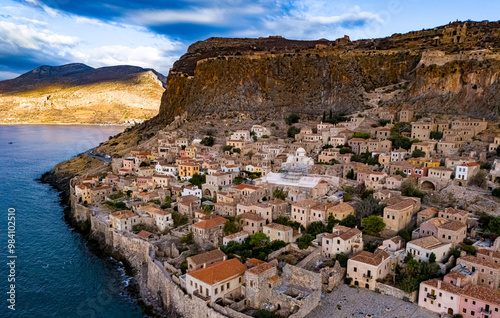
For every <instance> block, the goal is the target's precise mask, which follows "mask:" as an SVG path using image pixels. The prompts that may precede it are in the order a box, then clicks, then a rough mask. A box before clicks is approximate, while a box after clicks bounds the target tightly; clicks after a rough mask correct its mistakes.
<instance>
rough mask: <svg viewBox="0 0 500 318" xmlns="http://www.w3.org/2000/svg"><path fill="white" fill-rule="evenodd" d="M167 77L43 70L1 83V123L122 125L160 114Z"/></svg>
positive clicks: (122, 70) (125, 70) (128, 71)
mask: <svg viewBox="0 0 500 318" xmlns="http://www.w3.org/2000/svg"><path fill="white" fill-rule="evenodd" d="M164 84H165V77H164V76H163V75H161V74H159V73H157V72H156V71H154V70H151V69H144V68H141V67H136V66H113V67H102V68H97V69H94V68H92V67H89V66H87V65H84V64H68V65H62V66H55V67H52V66H41V67H38V68H36V69H34V70H32V71H30V72H28V73H25V74H23V75H21V76H19V77H17V78H15V79H12V80H6V81H1V82H0V118H1V119H2V123H75V124H86V123H87V124H95V123H122V122H124V121H126V120H130V119H142V120H144V119H149V118H151V117H153V116H155V115H156V114H158V106H159V100H160V97H161V95H162V93H163V91H164Z"/></svg>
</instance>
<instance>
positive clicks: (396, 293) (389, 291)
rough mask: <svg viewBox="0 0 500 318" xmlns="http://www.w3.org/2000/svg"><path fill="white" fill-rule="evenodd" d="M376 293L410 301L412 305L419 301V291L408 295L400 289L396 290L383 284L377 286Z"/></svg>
mask: <svg viewBox="0 0 500 318" xmlns="http://www.w3.org/2000/svg"><path fill="white" fill-rule="evenodd" d="M375 291H376V292H379V293H381V294H382V295H388V296H393V297H396V298H399V299H402V300H405V301H409V302H412V303H416V302H417V300H418V299H417V296H418V292H417V291H414V292H413V293H410V294H408V293H405V292H404V291H402V290H401V289H399V288H396V287H393V286H390V285H386V284H382V283H376V284H375Z"/></svg>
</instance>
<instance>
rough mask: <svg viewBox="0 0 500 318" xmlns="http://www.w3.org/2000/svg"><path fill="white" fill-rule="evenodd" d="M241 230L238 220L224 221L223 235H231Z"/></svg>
mask: <svg viewBox="0 0 500 318" xmlns="http://www.w3.org/2000/svg"><path fill="white" fill-rule="evenodd" d="M241 230H242V228H241V224H240V222H239V220H232V221H227V222H226V223H224V229H223V231H224V235H231V234H234V233H238V232H240V231H241Z"/></svg>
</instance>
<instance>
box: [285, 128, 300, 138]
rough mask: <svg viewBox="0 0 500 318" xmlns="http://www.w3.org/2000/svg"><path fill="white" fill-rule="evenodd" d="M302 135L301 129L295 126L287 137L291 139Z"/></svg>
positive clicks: (290, 129)
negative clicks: (299, 134)
mask: <svg viewBox="0 0 500 318" xmlns="http://www.w3.org/2000/svg"><path fill="white" fill-rule="evenodd" d="M298 133H300V128H297V127H295V126H290V128H288V131H287V136H288V137H290V138H295V135H296V134H298Z"/></svg>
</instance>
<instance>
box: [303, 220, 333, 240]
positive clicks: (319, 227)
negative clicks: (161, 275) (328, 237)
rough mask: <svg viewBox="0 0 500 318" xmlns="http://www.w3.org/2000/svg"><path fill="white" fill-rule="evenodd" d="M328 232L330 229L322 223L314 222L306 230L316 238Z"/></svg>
mask: <svg viewBox="0 0 500 318" xmlns="http://www.w3.org/2000/svg"><path fill="white" fill-rule="evenodd" d="M327 230H328V229H327V228H326V226H325V224H324V223H323V222H321V221H316V222H312V223H311V224H309V225H308V226H307V228H306V232H307V233H308V234H311V235H312V236H314V237H316V235H318V234H321V233H325V232H326V231H327Z"/></svg>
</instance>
